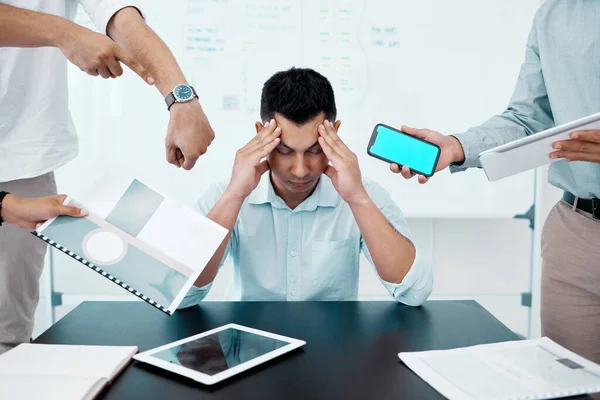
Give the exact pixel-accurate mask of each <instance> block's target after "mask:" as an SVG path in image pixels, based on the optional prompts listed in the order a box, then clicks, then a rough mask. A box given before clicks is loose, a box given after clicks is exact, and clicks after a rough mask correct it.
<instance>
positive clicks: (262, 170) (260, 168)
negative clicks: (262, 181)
mask: <svg viewBox="0 0 600 400" xmlns="http://www.w3.org/2000/svg"><path fill="white" fill-rule="evenodd" d="M270 169H271V167H270V166H269V162H268V161H267V160H262V161H261V162H260V164H258V165H257V166H256V170H257V171H258V173H259V174H260V175H262V174H264V173H265V172H267V171H268V170H270Z"/></svg>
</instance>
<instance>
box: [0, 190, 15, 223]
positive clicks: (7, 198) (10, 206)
mask: <svg viewBox="0 0 600 400" xmlns="http://www.w3.org/2000/svg"><path fill="white" fill-rule="evenodd" d="M16 202H17V198H16V197H15V196H13V195H12V194H10V193H6V192H4V193H3V197H2V198H1V199H0V219H1V220H2V221H3V222H5V223H12V222H13V221H12V215H13V214H14V208H15V204H16Z"/></svg>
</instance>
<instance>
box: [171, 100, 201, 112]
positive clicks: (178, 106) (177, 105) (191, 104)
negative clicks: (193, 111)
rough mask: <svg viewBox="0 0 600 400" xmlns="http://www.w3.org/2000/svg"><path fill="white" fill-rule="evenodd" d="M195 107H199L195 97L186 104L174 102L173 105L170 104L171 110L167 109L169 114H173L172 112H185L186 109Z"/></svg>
mask: <svg viewBox="0 0 600 400" xmlns="http://www.w3.org/2000/svg"><path fill="white" fill-rule="evenodd" d="M197 105H200V101H199V100H198V98H197V97H194V98H193V99H191V100H189V101H186V102H179V101H176V102H174V103H173V104H171V108H169V112H173V110H178V109H180V110H185V109H188V108H194V107H196V106H197Z"/></svg>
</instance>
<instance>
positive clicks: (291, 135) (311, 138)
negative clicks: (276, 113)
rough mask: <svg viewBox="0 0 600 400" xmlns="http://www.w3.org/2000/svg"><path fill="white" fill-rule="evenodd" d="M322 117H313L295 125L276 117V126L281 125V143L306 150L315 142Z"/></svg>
mask: <svg viewBox="0 0 600 400" xmlns="http://www.w3.org/2000/svg"><path fill="white" fill-rule="evenodd" d="M321 119H322V118H319V119H317V118H315V119H313V120H311V121H309V122H307V123H306V124H302V125H296V124H294V123H293V122H291V121H288V120H285V119H281V120H280V119H278V118H277V117H276V118H275V120H276V121H277V126H279V127H281V144H280V145H282V146H286V147H289V148H291V149H294V150H307V149H309V148H310V147H313V146H314V145H315V144H317V140H318V138H319V130H318V128H319V125H320V124H321V123H323V121H322V120H321Z"/></svg>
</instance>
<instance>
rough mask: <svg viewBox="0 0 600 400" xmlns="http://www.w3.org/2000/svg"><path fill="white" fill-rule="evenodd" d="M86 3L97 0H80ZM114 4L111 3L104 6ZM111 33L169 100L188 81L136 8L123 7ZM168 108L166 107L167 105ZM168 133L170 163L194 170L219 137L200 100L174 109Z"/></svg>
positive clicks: (113, 20)
mask: <svg viewBox="0 0 600 400" xmlns="http://www.w3.org/2000/svg"><path fill="white" fill-rule="evenodd" d="M80 1H82V2H83V3H86V2H93V3H96V2H97V0H93V1H92V0H80ZM111 2H112V3H114V1H111V0H105V1H101V2H100V3H111ZM106 32H107V34H108V35H109V36H110V37H111V38H112V39H113V40H114V41H115V42H117V44H119V45H120V46H121V47H123V48H124V49H125V50H126V51H127V52H128V53H129V54H131V56H133V58H134V59H136V60H137V61H139V62H140V64H141V65H143V66H144V67H145V68H146V69H147V70H148V71H150V74H151V76H152V77H153V78H154V83H155V86H156V87H157V88H158V90H159V91H160V93H161V95H162V97H163V98H164V97H166V96H167V95H168V94H169V93H170V92H171V91H172V90H173V89H174V88H175V86H177V85H179V84H187V83H188V82H187V81H186V79H185V76H184V75H183V72H182V71H181V68H180V67H179V65H178V64H177V61H176V60H175V57H174V56H173V54H172V53H171V51H170V50H169V48H168V47H167V45H166V44H165V43H164V42H163V41H162V40H161V38H160V37H159V36H158V35H157V34H156V33H155V32H154V31H153V30H152V28H150V27H149V26H148V25H147V24H146V23H145V22H144V19H143V18H142V16H141V15H140V13H139V12H138V10H137V9H136V8H134V7H126V8H122V9H120V10H118V11H116V13H115V14H114V16H113V17H112V18H111V19H110V20H109V22H108V25H107V27H106ZM165 107H166V106H165ZM170 113H171V119H170V122H169V127H168V131H167V138H166V147H167V148H166V151H167V161H168V162H169V163H171V164H173V165H175V166H177V167H183V168H184V169H186V170H190V169H192V168H193V167H194V165H195V164H196V161H197V160H198V158H199V157H200V156H201V155H202V154H204V153H205V152H206V151H207V149H208V146H209V145H210V143H211V142H212V141H213V139H214V137H215V134H214V132H213V129H212V128H211V126H210V123H209V122H208V118H207V117H206V115H205V114H204V110H203V109H202V106H201V105H200V102H199V101H198V100H196V99H194V100H192V101H189V102H186V103H175V104H173V105H172V107H171V109H170Z"/></svg>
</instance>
